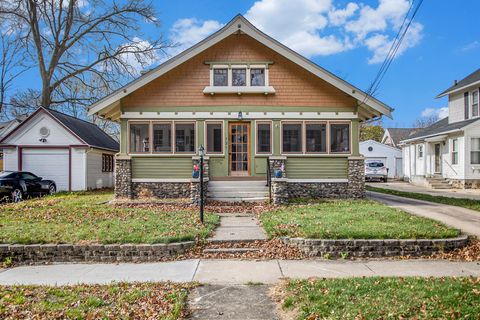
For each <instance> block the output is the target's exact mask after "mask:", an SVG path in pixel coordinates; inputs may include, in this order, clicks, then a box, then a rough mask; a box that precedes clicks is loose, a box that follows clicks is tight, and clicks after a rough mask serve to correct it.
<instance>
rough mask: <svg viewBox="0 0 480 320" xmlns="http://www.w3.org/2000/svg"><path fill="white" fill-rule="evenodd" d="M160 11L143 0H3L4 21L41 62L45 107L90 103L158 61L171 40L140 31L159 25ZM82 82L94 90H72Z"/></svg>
mask: <svg viewBox="0 0 480 320" xmlns="http://www.w3.org/2000/svg"><path fill="white" fill-rule="evenodd" d="M155 14H156V13H155V10H154V7H153V4H152V3H151V2H147V1H142V0H124V1H123V0H0V19H3V20H4V21H7V22H8V23H9V24H10V25H12V26H14V29H15V30H17V33H18V34H19V35H20V37H21V41H22V44H23V48H24V50H25V54H26V57H27V58H28V59H30V60H31V61H32V62H35V65H37V66H38V70H39V74H40V78H41V82H42V87H41V99H40V101H41V105H42V106H44V107H51V106H54V105H62V104H67V103H75V104H80V105H88V104H90V103H92V102H93V101H95V100H96V99H98V96H96V95H95V94H92V93H94V92H95V91H96V88H97V87H102V89H104V90H105V91H107V92H109V91H111V90H113V89H116V88H118V86H120V85H122V84H123V83H124V82H125V81H126V76H133V75H135V74H136V73H137V72H138V71H139V70H137V69H138V68H137V67H139V68H142V67H145V66H147V65H149V64H151V63H152V62H153V61H156V60H157V59H158V56H159V54H163V53H164V49H165V48H167V47H168V46H169V44H168V43H167V42H165V41H164V40H163V39H162V37H159V38H158V39H153V40H152V39H142V37H143V36H144V35H143V34H142V32H141V31H142V29H141V26H142V24H145V23H149V24H153V25H155V26H158V25H159V22H158V20H157V18H156V17H155ZM93 78H95V81H92V79H93ZM77 82H79V83H81V84H82V85H83V86H84V87H85V88H88V89H90V90H84V91H83V92H84V93H89V94H87V95H85V96H80V95H77V94H75V93H72V89H73V88H74V87H72V83H77Z"/></svg>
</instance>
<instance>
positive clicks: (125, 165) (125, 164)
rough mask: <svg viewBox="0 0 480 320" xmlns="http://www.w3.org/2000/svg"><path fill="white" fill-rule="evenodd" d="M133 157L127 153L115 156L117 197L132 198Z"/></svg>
mask: <svg viewBox="0 0 480 320" xmlns="http://www.w3.org/2000/svg"><path fill="white" fill-rule="evenodd" d="M132 196H133V194H132V158H131V157H130V156H126V155H116V156H115V198H127V199H131V198H132Z"/></svg>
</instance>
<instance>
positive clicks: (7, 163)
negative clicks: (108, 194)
mask: <svg viewBox="0 0 480 320" xmlns="http://www.w3.org/2000/svg"><path fill="white" fill-rule="evenodd" d="M0 148H2V149H3V153H4V170H6V171H29V172H32V173H34V174H36V175H37V176H40V177H42V178H44V179H51V180H53V181H55V183H56V185H57V190H58V191H62V190H63V191H76V190H86V189H97V188H112V187H113V185H114V181H113V180H114V174H113V169H114V155H115V153H117V152H118V150H119V145H118V142H116V141H115V140H114V139H112V138H111V137H110V136H109V135H108V134H106V133H105V132H104V131H102V130H101V129H100V128H99V127H98V126H96V125H94V124H92V123H90V122H87V121H84V120H80V119H77V118H74V117H72V116H69V115H66V114H64V113H61V112H58V111H54V110H51V109H45V108H39V109H37V110H36V111H35V112H34V113H33V114H32V115H30V116H29V117H28V118H27V119H26V120H24V121H23V122H22V123H21V124H20V125H19V126H17V127H16V128H15V129H13V130H12V131H10V133H8V134H7V135H6V136H5V137H3V138H2V139H1V140H0Z"/></svg>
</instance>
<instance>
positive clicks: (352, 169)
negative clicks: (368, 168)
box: [348, 156, 365, 199]
mask: <svg viewBox="0 0 480 320" xmlns="http://www.w3.org/2000/svg"><path fill="white" fill-rule="evenodd" d="M348 193H349V195H348V196H349V197H351V198H354V199H361V198H365V158H364V157H362V156H352V157H349V158H348Z"/></svg>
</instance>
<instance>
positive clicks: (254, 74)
mask: <svg viewBox="0 0 480 320" xmlns="http://www.w3.org/2000/svg"><path fill="white" fill-rule="evenodd" d="M250 77H251V81H250V84H251V86H257V87H263V86H265V69H263V68H252V69H250Z"/></svg>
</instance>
